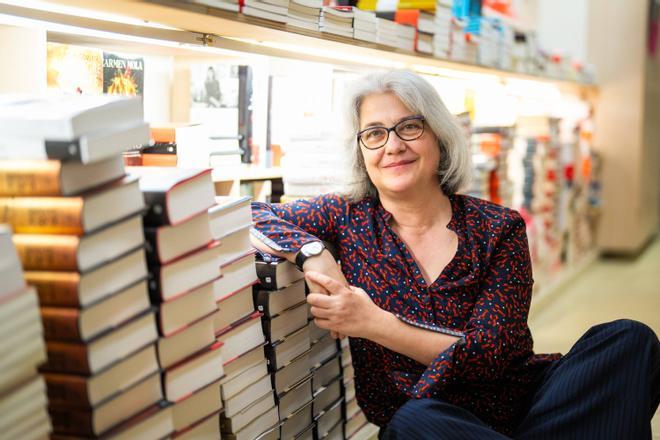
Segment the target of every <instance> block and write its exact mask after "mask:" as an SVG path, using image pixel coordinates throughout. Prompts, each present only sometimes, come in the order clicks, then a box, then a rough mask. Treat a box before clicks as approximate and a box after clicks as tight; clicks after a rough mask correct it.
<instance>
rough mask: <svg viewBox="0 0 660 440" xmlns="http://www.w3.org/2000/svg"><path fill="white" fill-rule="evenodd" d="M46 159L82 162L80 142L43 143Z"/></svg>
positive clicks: (77, 140)
mask: <svg viewBox="0 0 660 440" xmlns="http://www.w3.org/2000/svg"><path fill="white" fill-rule="evenodd" d="M44 145H45V147H46V157H48V158H49V159H58V160H70V161H75V162H80V161H81V160H82V153H81V151H80V150H81V146H80V140H79V139H75V140H72V141H45V142H44Z"/></svg>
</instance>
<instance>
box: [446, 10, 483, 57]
mask: <svg viewBox="0 0 660 440" xmlns="http://www.w3.org/2000/svg"><path fill="white" fill-rule="evenodd" d="M466 25H467V23H466V22H464V21H460V20H453V21H452V28H451V50H450V53H449V58H450V59H452V60H456V61H462V62H467V63H476V62H477V56H478V49H479V42H478V37H477V36H475V35H473V34H469V33H467V32H465V28H466Z"/></svg>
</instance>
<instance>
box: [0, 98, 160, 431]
mask: <svg viewBox="0 0 660 440" xmlns="http://www.w3.org/2000/svg"><path fill="white" fill-rule="evenodd" d="M0 126H1V127H2V128H1V129H2V131H3V133H5V134H6V136H7V138H9V139H13V140H12V142H11V143H9V144H8V145H9V146H10V147H9V150H8V152H9V155H10V156H11V157H14V158H15V160H12V161H8V162H5V163H4V166H6V168H7V170H6V171H5V172H6V176H9V177H10V178H9V180H7V179H6V182H5V183H8V184H9V185H5V188H4V193H3V196H12V197H3V198H1V199H0V205H2V206H3V209H2V212H3V214H2V216H3V218H2V221H7V222H8V223H10V224H11V225H12V227H13V228H14V230H15V231H16V232H17V234H16V235H15V236H14V243H15V244H16V247H17V250H18V253H19V255H20V257H21V260H22V262H23V265H24V268H25V269H26V272H25V277H26V280H27V281H28V282H29V283H31V284H33V285H34V286H35V287H36V289H37V292H38V294H39V300H40V305H41V317H42V321H43V326H44V335H45V338H46V340H47V351H48V362H47V363H46V364H45V365H44V366H43V371H44V372H45V374H44V377H45V379H46V384H47V388H48V396H49V411H50V414H51V419H52V421H53V430H54V432H55V436H59V435H74V436H92V437H94V436H99V435H106V434H107V435H111V434H110V433H112V435H113V436H118V437H122V436H124V435H133V434H135V433H139V432H142V430H143V429H153V430H154V431H153V432H154V433H160V434H159V435H161V436H163V435H168V434H169V433H170V432H171V425H172V424H171V418H170V413H169V411H168V410H166V409H163V410H161V408H160V403H161V402H162V398H163V391H162V386H161V381H160V375H159V373H158V371H159V367H158V363H157V360H156V352H155V346H154V342H155V341H156V339H157V331H156V325H155V316H154V313H153V311H152V310H151V308H150V305H149V296H148V290H147V283H146V277H147V267H146V261H145V253H144V249H143V247H144V244H143V243H144V235H143V232H142V225H141V223H142V220H141V214H142V211H143V208H144V199H143V197H142V193H141V192H140V189H139V187H138V180H137V178H136V177H128V176H126V175H125V169H124V166H123V161H122V157H121V154H122V151H123V150H125V149H128V148H130V147H133V146H134V145H140V144H144V143H146V142H147V141H148V135H149V131H148V126H147V125H146V124H144V122H143V120H142V103H141V100H140V99H138V98H118V97H111V96H69V97H60V98H24V99H20V100H16V99H14V100H13V101H5V102H3V104H2V105H1V106H0Z"/></svg>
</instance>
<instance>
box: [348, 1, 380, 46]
mask: <svg viewBox="0 0 660 440" xmlns="http://www.w3.org/2000/svg"><path fill="white" fill-rule="evenodd" d="M377 28H378V20H377V19H376V14H375V13H374V12H372V11H363V10H362V9H358V8H353V38H355V39H356V40H362V41H368V42H370V43H377V42H378V35H377Z"/></svg>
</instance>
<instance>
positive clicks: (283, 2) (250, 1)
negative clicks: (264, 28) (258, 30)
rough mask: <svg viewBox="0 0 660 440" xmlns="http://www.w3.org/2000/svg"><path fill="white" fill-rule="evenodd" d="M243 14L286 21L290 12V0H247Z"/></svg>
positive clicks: (281, 21) (280, 21)
mask: <svg viewBox="0 0 660 440" xmlns="http://www.w3.org/2000/svg"><path fill="white" fill-rule="evenodd" d="M242 12H243V14H245V15H249V16H251V17H258V18H264V19H266V20H270V21H277V22H279V23H286V22H287V17H288V13H289V0H265V1H261V0H245V4H244V6H243V10H242Z"/></svg>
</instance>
